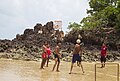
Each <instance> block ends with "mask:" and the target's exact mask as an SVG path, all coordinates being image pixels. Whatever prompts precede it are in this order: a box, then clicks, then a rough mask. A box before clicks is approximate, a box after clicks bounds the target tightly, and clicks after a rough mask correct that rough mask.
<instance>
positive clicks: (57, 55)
mask: <svg viewBox="0 0 120 81" xmlns="http://www.w3.org/2000/svg"><path fill="white" fill-rule="evenodd" d="M60 47H61V43H57V46H56V47H55V51H54V52H55V54H54V58H55V64H54V66H53V69H52V71H54V69H55V67H56V65H57V70H56V71H57V72H59V65H60V57H61V54H60Z"/></svg>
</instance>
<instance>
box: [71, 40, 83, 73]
mask: <svg viewBox="0 0 120 81" xmlns="http://www.w3.org/2000/svg"><path fill="white" fill-rule="evenodd" d="M76 42H77V44H76V45H75V47H74V50H73V57H72V64H71V69H70V73H69V74H71V73H72V69H73V65H74V63H75V62H76V61H77V62H78V63H77V64H78V66H79V67H80V66H81V69H82V72H83V73H84V70H83V66H82V63H81V55H82V50H81V47H80V41H78V40H77V41H76Z"/></svg>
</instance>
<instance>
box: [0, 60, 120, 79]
mask: <svg viewBox="0 0 120 81" xmlns="http://www.w3.org/2000/svg"><path fill="white" fill-rule="evenodd" d="M53 64H54V61H53V60H50V63H49V67H45V69H42V70H41V69H40V62H37V61H21V60H10V59H0V81H95V68H94V65H95V62H92V63H89V62H82V64H83V67H84V70H85V73H84V74H83V73H82V71H81V68H80V67H78V66H77V65H76V64H75V65H74V68H73V73H72V74H69V70H70V65H71V63H70V62H64V61H61V64H60V72H56V71H53V72H52V71H51V70H52V67H53ZM119 74H120V73H119ZM119 78H120V77H119ZM96 81H117V66H116V65H111V64H109V65H106V67H105V68H100V65H97V77H96Z"/></svg>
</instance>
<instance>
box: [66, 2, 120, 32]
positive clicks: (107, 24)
mask: <svg viewBox="0 0 120 81" xmlns="http://www.w3.org/2000/svg"><path fill="white" fill-rule="evenodd" d="M88 1H89V6H90V10H87V14H88V17H85V18H83V19H82V21H81V22H80V24H78V23H75V22H74V23H70V24H69V26H68V29H72V30H73V29H81V28H82V29H87V30H88V29H101V28H116V29H117V30H118V31H120V0H88Z"/></svg>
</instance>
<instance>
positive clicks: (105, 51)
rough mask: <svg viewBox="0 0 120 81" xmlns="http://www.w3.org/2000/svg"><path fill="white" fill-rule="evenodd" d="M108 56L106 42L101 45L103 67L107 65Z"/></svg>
mask: <svg viewBox="0 0 120 81" xmlns="http://www.w3.org/2000/svg"><path fill="white" fill-rule="evenodd" d="M106 56H107V46H106V45H105V43H103V44H102V47H101V59H100V60H101V68H103V67H105V62H106Z"/></svg>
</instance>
